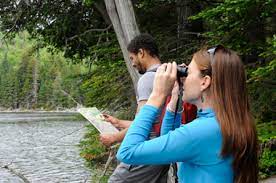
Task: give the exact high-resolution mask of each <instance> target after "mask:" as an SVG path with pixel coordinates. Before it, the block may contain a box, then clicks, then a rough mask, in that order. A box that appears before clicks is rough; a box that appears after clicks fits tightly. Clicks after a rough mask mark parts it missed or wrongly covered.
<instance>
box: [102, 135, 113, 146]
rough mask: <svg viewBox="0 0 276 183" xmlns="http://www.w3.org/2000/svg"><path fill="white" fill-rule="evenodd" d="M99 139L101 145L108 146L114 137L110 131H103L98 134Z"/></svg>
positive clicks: (111, 143)
mask: <svg viewBox="0 0 276 183" xmlns="http://www.w3.org/2000/svg"><path fill="white" fill-rule="evenodd" d="M100 141H101V143H102V144H103V145H105V146H107V147H110V146H112V145H113V144H114V143H115V142H116V138H115V135H114V134H112V133H103V134H100Z"/></svg>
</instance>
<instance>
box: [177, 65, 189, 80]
mask: <svg viewBox="0 0 276 183" xmlns="http://www.w3.org/2000/svg"><path fill="white" fill-rule="evenodd" d="M187 76H188V67H187V66H180V65H178V66H177V78H182V77H187Z"/></svg>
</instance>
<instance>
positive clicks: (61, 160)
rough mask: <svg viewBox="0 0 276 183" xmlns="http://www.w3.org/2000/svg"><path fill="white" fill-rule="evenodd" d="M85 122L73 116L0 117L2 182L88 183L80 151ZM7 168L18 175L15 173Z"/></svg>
mask: <svg viewBox="0 0 276 183" xmlns="http://www.w3.org/2000/svg"><path fill="white" fill-rule="evenodd" d="M87 124H88V122H86V121H80V120H76V118H75V114H73V113H0V166H1V168H0V182H1V183H4V182H7V183H17V182H18V183H21V182H24V181H23V179H22V178H20V176H17V175H16V173H19V174H20V175H23V176H24V177H26V178H27V179H28V181H30V182H34V183H36V182H39V183H44V182H45V183H46V182H47V183H50V182H72V183H74V182H88V180H90V179H91V178H90V177H91V172H90V171H89V169H87V168H86V167H85V166H84V160H83V159H82V158H81V157H80V156H79V149H78V147H77V145H78V143H79V141H80V139H81V138H82V137H83V135H84V132H85V126H86V125H87ZM5 165H8V167H9V168H10V169H11V170H12V171H14V172H16V173H14V172H12V171H10V170H8V169H6V168H4V166H5Z"/></svg>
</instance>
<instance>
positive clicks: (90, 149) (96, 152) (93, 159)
mask: <svg viewBox="0 0 276 183" xmlns="http://www.w3.org/2000/svg"><path fill="white" fill-rule="evenodd" d="M86 129H87V133H86V134H85V136H84V138H83V139H82V140H81V141H80V144H79V147H80V149H81V152H80V155H81V156H82V157H83V158H85V159H86V160H87V163H88V164H89V166H90V167H92V166H93V165H94V166H95V164H96V163H99V162H102V163H103V162H104V161H105V158H106V157H107V155H108V151H107V149H106V148H105V147H104V146H103V145H102V144H101V143H100V142H99V132H98V131H97V130H96V129H95V128H94V127H93V126H92V125H89V126H86Z"/></svg>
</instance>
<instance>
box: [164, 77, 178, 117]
mask: <svg viewBox="0 0 276 183" xmlns="http://www.w3.org/2000/svg"><path fill="white" fill-rule="evenodd" d="M178 97H179V84H178V82H177V81H175V83H174V87H173V90H172V93H171V100H170V102H169V103H168V104H167V107H168V108H169V110H170V111H171V112H174V111H175V110H176V104H177V100H178Z"/></svg>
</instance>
